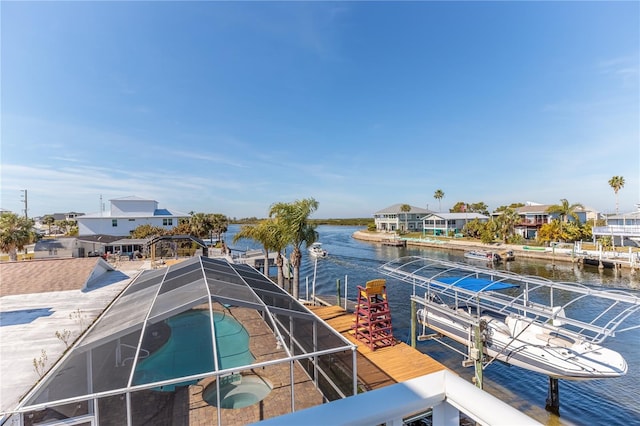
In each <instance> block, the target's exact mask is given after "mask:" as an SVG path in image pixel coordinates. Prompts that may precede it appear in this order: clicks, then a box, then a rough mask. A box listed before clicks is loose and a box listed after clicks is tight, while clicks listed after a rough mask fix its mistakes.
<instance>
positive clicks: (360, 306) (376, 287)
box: [352, 279, 396, 350]
mask: <svg viewBox="0 0 640 426" xmlns="http://www.w3.org/2000/svg"><path fill="white" fill-rule="evenodd" d="M352 327H353V329H354V330H355V335H356V336H355V337H356V339H357V340H359V341H361V342H363V343H365V344H366V345H367V346H368V347H369V349H371V350H376V349H378V348H384V347H386V346H393V345H395V343H396V341H395V339H394V338H393V330H392V327H391V311H390V310H389V303H388V302H387V286H386V280H384V279H377V280H371V281H367V284H366V286H365V287H362V286H358V302H357V304H356V311H355V320H354V324H353V326H352Z"/></svg>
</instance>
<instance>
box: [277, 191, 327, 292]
mask: <svg viewBox="0 0 640 426" xmlns="http://www.w3.org/2000/svg"><path fill="white" fill-rule="evenodd" d="M317 209H318V202H317V201H316V200H315V199H313V198H305V199H302V200H296V201H294V202H293V203H275V204H273V205H272V206H271V209H270V210H269V217H275V219H276V221H277V223H278V229H279V231H280V232H282V233H283V238H284V240H285V241H287V242H288V243H289V244H291V245H292V246H293V252H292V253H291V258H290V260H291V266H293V283H292V296H293V297H294V298H295V299H298V295H299V293H300V289H299V286H300V260H301V259H302V252H301V250H300V247H301V246H302V244H303V243H304V244H305V245H306V246H307V247H308V246H310V245H311V244H313V243H314V242H316V241H317V240H318V233H317V232H316V226H315V225H313V224H311V223H309V216H311V214H312V213H313V212H315V211H316V210H317Z"/></svg>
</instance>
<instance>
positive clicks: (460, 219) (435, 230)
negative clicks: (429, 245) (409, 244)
mask: <svg viewBox="0 0 640 426" xmlns="http://www.w3.org/2000/svg"><path fill="white" fill-rule="evenodd" d="M476 219H477V220H478V221H480V222H488V221H489V217H488V216H485V215H483V214H481V213H467V212H464V213H432V214H429V215H427V216H425V217H424V218H423V219H422V234H423V235H426V234H429V235H444V236H449V235H455V234H458V233H460V232H462V228H464V226H465V225H466V224H467V223H469V222H471V221H472V220H476Z"/></svg>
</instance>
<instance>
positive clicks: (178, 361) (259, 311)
mask: <svg viewBox="0 0 640 426" xmlns="http://www.w3.org/2000/svg"><path fill="white" fill-rule="evenodd" d="M52 332H53V331H52ZM355 360H356V347H355V345H353V344H352V343H350V342H349V341H348V340H346V339H345V338H343V337H342V336H341V335H340V334H339V333H337V332H336V331H334V330H333V329H332V328H330V327H329V326H328V325H327V324H326V323H324V322H323V321H322V320H320V319H318V318H317V317H316V316H315V315H313V314H312V313H311V312H310V311H309V310H308V309H307V308H306V307H304V306H303V305H302V304H301V303H300V302H299V301H297V300H295V299H293V298H292V297H291V296H290V295H289V294H288V293H287V292H285V291H284V290H283V289H281V288H279V287H278V286H277V285H276V284H274V283H273V282H272V281H271V280H269V279H268V278H267V277H265V276H264V275H262V274H261V273H259V272H258V271H256V270H255V269H253V268H251V267H249V266H247V265H240V264H232V263H228V262H227V261H226V260H224V259H210V258H207V257H193V258H190V259H188V260H185V261H183V262H181V263H178V264H175V265H172V266H169V267H167V268H163V269H156V270H149V271H144V272H142V273H141V274H140V275H139V276H138V277H136V278H135V279H134V280H133V281H132V283H131V284H130V285H129V286H128V287H127V288H126V289H125V290H124V291H123V292H122V293H121V294H120V296H118V298H116V300H115V301H114V302H113V303H112V304H111V305H110V306H109V307H108V308H107V309H106V310H105V311H104V313H103V314H102V315H101V316H100V317H98V319H97V320H96V322H95V323H94V324H93V325H92V326H91V327H90V328H89V329H88V331H87V332H86V333H85V334H84V335H83V336H82V337H81V338H80V339H78V341H77V342H76V343H75V344H74V345H73V346H72V347H71V348H70V350H69V351H67V353H66V354H65V356H64V357H63V358H62V359H61V360H60V362H59V363H58V364H57V365H56V366H55V367H54V368H53V369H52V370H51V371H49V373H48V374H47V375H46V376H45V377H44V378H43V380H41V382H40V383H39V384H38V385H37V386H35V387H34V388H33V389H32V391H31V392H30V393H29V394H27V395H26V396H25V398H23V400H22V401H21V403H20V405H19V406H18V407H17V409H16V411H15V412H13V413H11V415H10V416H7V417H5V420H8V423H7V424H25V425H32V424H33V425H35V424H39V423H47V424H56V423H60V424H67V425H68V424H100V425H123V424H128V425H141V424H155V425H162V424H167V425H176V424H194V423H197V422H200V421H203V420H204V421H206V422H208V423H209V424H216V423H217V424H234V422H237V421H238V419H240V420H239V421H241V422H245V423H246V422H253V421H259V420H262V419H265V418H270V417H275V416H278V415H281V414H286V413H288V412H292V411H296V410H299V409H302V408H306V407H309V406H312V405H317V404H319V403H322V402H326V401H327V400H333V399H337V398H342V397H345V396H350V395H353V394H355V393H356V389H357V379H356V371H355V370H356V362H355Z"/></svg>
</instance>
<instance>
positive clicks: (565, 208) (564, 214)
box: [547, 198, 584, 233]
mask: <svg viewBox="0 0 640 426" xmlns="http://www.w3.org/2000/svg"><path fill="white" fill-rule="evenodd" d="M577 209H584V206H583V205H582V204H580V203H574V204H569V201H567V199H566V198H563V199H562V200H560V204H554V205H552V206H549V207H548V208H547V213H551V214H557V215H558V216H560V218H561V219H562V221H561V222H560V233H562V232H563V231H562V224H563V223H567V222H568V221H569V218H570V217H571V218H573V220H575V221H576V222H579V221H580V218H579V217H578V214H577V213H576V210H577Z"/></svg>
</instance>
